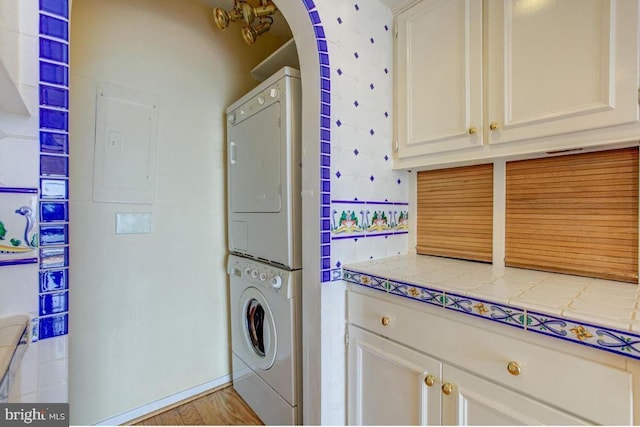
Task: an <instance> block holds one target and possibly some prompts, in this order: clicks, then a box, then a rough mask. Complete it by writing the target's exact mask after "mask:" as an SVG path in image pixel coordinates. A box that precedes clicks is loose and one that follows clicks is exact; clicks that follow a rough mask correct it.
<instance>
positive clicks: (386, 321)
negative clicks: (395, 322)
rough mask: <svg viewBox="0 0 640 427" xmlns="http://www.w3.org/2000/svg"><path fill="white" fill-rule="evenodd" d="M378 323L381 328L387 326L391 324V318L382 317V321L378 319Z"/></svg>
mask: <svg viewBox="0 0 640 427" xmlns="http://www.w3.org/2000/svg"><path fill="white" fill-rule="evenodd" d="M380 323H382V326H388V325H389V323H391V318H389V317H387V316H382V319H380Z"/></svg>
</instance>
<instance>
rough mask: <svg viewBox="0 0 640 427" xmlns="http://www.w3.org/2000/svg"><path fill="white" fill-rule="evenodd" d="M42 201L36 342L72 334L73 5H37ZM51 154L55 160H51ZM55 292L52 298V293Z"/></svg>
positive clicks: (58, 0) (64, 1) (50, 1)
mask: <svg viewBox="0 0 640 427" xmlns="http://www.w3.org/2000/svg"><path fill="white" fill-rule="evenodd" d="M38 4H39V25H38V28H39V40H38V45H39V48H40V49H39V63H38V66H39V70H40V76H39V77H40V78H39V80H40V85H39V88H38V90H39V95H40V108H39V123H40V199H39V204H40V207H39V211H40V213H39V220H40V221H39V222H40V225H39V227H40V230H39V231H40V236H42V239H43V240H42V242H41V243H42V244H41V247H40V250H39V258H38V259H35V261H34V262H39V265H40V272H39V275H38V300H39V302H40V303H39V304H40V310H39V314H40V316H46V317H38V318H34V319H32V325H33V327H32V335H33V338H32V340H33V341H38V340H40V339H46V338H52V337H56V336H60V335H66V334H67V333H68V311H69V299H68V289H69V287H68V277H67V276H68V269H67V268H68V266H69V236H68V233H69V232H68V227H69V225H68V222H69V201H68V200H69V181H68V177H69V15H70V13H69V12H70V8H69V1H68V0H39V3H38ZM52 154H53V155H52ZM54 291H55V292H56V293H51V292H54Z"/></svg>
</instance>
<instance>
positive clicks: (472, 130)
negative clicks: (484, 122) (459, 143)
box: [469, 126, 478, 135]
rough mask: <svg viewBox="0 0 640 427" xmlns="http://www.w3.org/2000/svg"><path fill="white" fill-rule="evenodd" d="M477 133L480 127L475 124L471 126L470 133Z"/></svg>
mask: <svg viewBox="0 0 640 427" xmlns="http://www.w3.org/2000/svg"><path fill="white" fill-rule="evenodd" d="M476 133H478V128H477V127H475V126H471V127H470V128H469V135H475V134H476Z"/></svg>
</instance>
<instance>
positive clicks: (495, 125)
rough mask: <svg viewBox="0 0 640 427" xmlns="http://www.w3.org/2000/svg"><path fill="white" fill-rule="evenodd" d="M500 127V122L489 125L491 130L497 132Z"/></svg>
mask: <svg viewBox="0 0 640 427" xmlns="http://www.w3.org/2000/svg"><path fill="white" fill-rule="evenodd" d="M499 127H500V126H499V125H498V122H491V123H489V129H491V130H496V129H498V128H499Z"/></svg>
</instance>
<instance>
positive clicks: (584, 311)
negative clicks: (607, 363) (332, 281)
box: [342, 254, 640, 359]
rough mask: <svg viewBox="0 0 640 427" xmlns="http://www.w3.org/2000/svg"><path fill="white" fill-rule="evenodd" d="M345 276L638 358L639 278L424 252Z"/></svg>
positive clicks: (354, 267) (361, 266) (369, 264)
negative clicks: (571, 272) (540, 268)
mask: <svg viewBox="0 0 640 427" xmlns="http://www.w3.org/2000/svg"><path fill="white" fill-rule="evenodd" d="M342 277H343V279H344V280H345V281H347V282H351V283H356V284H358V285H361V286H366V287H369V288H373V289H378V290H380V291H384V292H387V293H391V294H395V295H398V296H401V297H405V298H409V299H412V300H417V301H421V302H424V303H427V304H432V305H436V306H441V307H443V308H445V309H451V310H456V311H460V312H462V313H465V314H469V315H473V316H477V317H483V318H486V319H488V320H493V321H497V322H500V323H504V324H508V325H510V326H515V327H519V328H523V329H525V330H529V331H532V332H537V333H541V334H545V335H549V336H552V337H555V338H560V339H564V340H568V341H572V342H576V343H578V344H583V345H587V346H590V347H595V348H598V349H601V350H606V351H609V352H613V353H617V354H621V355H624V356H627V357H633V358H635V359H640V293H639V289H640V288H639V286H638V285H636V284H632V283H622V282H616V281H611V280H602V279H593V278H589V277H580V276H571V275H566V274H557V273H548V272H543V271H534V270H526V269H521V268H513V267H496V266H494V265H491V264H484V263H479V262H472V261H462V260H456V259H449V258H441V257H434V256H426V255H415V254H409V255H399V256H393V257H389V258H382V259H377V260H370V261H365V262H359V263H353V264H347V265H345V266H343V273H342Z"/></svg>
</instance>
